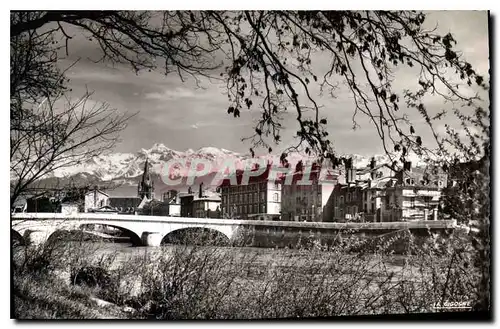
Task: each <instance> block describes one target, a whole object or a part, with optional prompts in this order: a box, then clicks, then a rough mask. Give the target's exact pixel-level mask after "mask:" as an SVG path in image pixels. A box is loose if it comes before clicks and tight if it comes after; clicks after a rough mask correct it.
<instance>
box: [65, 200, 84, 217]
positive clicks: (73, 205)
mask: <svg viewBox="0 0 500 329" xmlns="http://www.w3.org/2000/svg"><path fill="white" fill-rule="evenodd" d="M79 209H80V207H79V204H78V203H77V202H63V203H61V213H62V214H64V215H74V214H77V213H78V212H79Z"/></svg>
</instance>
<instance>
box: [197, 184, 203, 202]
mask: <svg viewBox="0 0 500 329" xmlns="http://www.w3.org/2000/svg"><path fill="white" fill-rule="evenodd" d="M198 198H200V199H201V198H203V182H202V183H200V189H199V190H198Z"/></svg>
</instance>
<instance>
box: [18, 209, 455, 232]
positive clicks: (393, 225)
mask: <svg viewBox="0 0 500 329" xmlns="http://www.w3.org/2000/svg"><path fill="white" fill-rule="evenodd" d="M11 219H12V220H13V221H31V220H74V221H92V220H98V221H132V222H155V223H158V222H164V223H189V224H203V225H208V224H214V225H248V226H268V227H269V226H271V227H295V228H304V229H307V228H310V229H312V228H315V229H347V230H348V229H355V230H356V229H364V230H401V229H449V228H456V227H457V223H456V220H420V221H406V222H379V223H373V222H368V223H354V222H353V223H349V222H347V223H334V222H293V221H262V220H240V219H222V218H220V219H219V218H191V217H168V216H143V215H124V214H96V213H77V214H72V215H66V214H62V213H18V214H13V215H11Z"/></svg>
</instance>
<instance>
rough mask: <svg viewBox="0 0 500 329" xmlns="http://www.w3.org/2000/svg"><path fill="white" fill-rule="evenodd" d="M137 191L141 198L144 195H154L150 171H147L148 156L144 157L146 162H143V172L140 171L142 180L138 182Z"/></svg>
mask: <svg viewBox="0 0 500 329" xmlns="http://www.w3.org/2000/svg"><path fill="white" fill-rule="evenodd" d="M137 192H138V195H139V197H140V198H141V199H143V198H144V197H146V198H148V199H152V198H153V197H154V184H153V180H152V179H151V173H150V172H149V159H148V158H146V163H145V164H144V172H143V173H142V180H141V181H140V182H139V186H138V191H137Z"/></svg>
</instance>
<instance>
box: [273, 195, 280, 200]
mask: <svg viewBox="0 0 500 329" xmlns="http://www.w3.org/2000/svg"><path fill="white" fill-rule="evenodd" d="M278 198H279V197H278V193H274V195H273V200H274V201H276V202H278Z"/></svg>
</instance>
